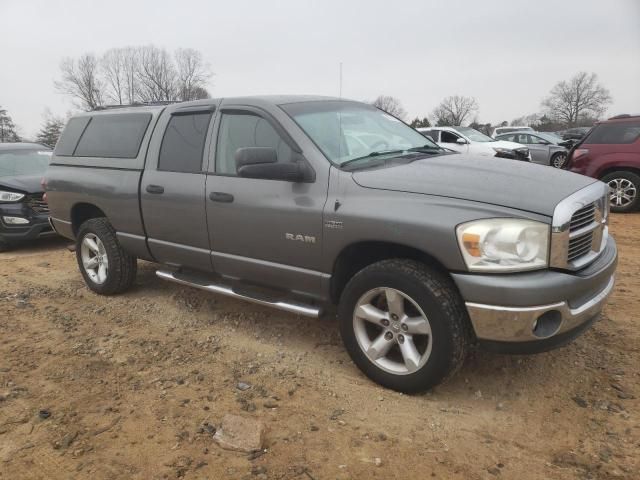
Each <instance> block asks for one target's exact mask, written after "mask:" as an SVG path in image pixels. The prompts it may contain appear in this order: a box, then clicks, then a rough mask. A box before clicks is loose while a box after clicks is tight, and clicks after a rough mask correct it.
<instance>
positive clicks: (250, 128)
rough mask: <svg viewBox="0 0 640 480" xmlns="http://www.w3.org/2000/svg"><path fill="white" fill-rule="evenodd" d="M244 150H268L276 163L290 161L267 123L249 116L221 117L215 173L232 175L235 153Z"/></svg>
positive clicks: (231, 115)
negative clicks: (275, 159) (275, 157)
mask: <svg viewBox="0 0 640 480" xmlns="http://www.w3.org/2000/svg"><path fill="white" fill-rule="evenodd" d="M246 147H271V148H274V149H275V150H276V153H277V155H278V162H280V163H287V162H290V161H291V155H292V151H291V148H290V147H289V145H288V144H287V143H286V142H285V141H284V140H283V139H282V137H280V134H278V132H277V131H276V130H275V129H274V128H273V127H272V126H271V124H270V123H269V122H268V121H267V120H265V119H264V118H262V117H259V116H258V115H253V114H250V113H246V114H245V113H223V114H222V118H221V120H220V129H219V133H218V145H217V147H216V173H219V174H222V175H236V160H235V155H236V151H237V150H238V149H239V148H246Z"/></svg>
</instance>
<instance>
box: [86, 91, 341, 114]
mask: <svg viewBox="0 0 640 480" xmlns="http://www.w3.org/2000/svg"><path fill="white" fill-rule="evenodd" d="M222 100H225V101H226V102H227V103H235V104H240V105H256V106H259V105H264V104H271V105H286V104H290V103H300V102H320V101H327V100H330V101H341V100H342V101H353V100H349V99H344V98H338V97H330V96H322V95H252V96H244V97H224V98H207V99H204V100H192V101H189V102H176V103H170V102H168V103H159V104H144V103H141V104H139V105H112V106H108V107H106V108H104V107H103V108H100V109H97V110H92V111H89V112H81V113H78V114H77V115H75V116H76V117H82V116H87V115H90V116H94V115H104V114H114V113H128V112H159V111H161V110H163V109H165V108H167V107H172V108H183V107H189V106H198V105H213V104H217V103H219V102H220V101H222Z"/></svg>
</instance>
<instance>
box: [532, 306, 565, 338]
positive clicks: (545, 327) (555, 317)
mask: <svg viewBox="0 0 640 480" xmlns="http://www.w3.org/2000/svg"><path fill="white" fill-rule="evenodd" d="M560 324H562V314H561V313H560V312H559V311H558V310H549V311H548V312H545V313H543V314H542V315H540V316H539V317H538V318H537V320H536V321H535V323H534V324H533V334H534V335H535V336H536V337H538V338H547V337H550V336H552V335H555V334H556V333H558V330H560Z"/></svg>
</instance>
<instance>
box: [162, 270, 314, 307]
mask: <svg viewBox="0 0 640 480" xmlns="http://www.w3.org/2000/svg"><path fill="white" fill-rule="evenodd" d="M156 275H157V276H158V277H160V278H162V279H164V280H169V281H170V282H175V283H179V284H180V285H187V286H189V287H195V288H199V289H201V290H206V291H208V292H211V293H219V294H221V295H226V296H228V297H232V298H239V299H242V300H247V301H249V302H253V303H257V304H258V305H265V306H267V307H273V308H277V309H279V310H284V311H285V312H291V313H297V314H299V315H304V316H306V317H313V318H318V317H319V316H320V313H321V310H320V308H318V307H314V306H312V305H307V304H304V303H299V302H296V301H284V300H273V301H271V300H266V299H261V298H256V297H251V296H249V295H244V294H240V293H237V292H235V291H234V290H233V288H231V287H228V286H226V285H220V284H215V283H212V282H210V281H208V280H204V279H201V278H197V279H196V278H195V277H187V275H185V274H179V275H180V277H177V276H176V272H171V271H168V270H157V271H156ZM187 278H188V279H187Z"/></svg>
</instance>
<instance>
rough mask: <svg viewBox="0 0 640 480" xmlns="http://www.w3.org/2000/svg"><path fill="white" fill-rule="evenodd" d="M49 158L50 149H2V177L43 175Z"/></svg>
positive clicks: (0, 166) (0, 161) (0, 165)
mask: <svg viewBox="0 0 640 480" xmlns="http://www.w3.org/2000/svg"><path fill="white" fill-rule="evenodd" d="M49 160H51V151H50V150H0V177H17V176H19V175H42V174H43V173H44V172H45V171H46V170H47V167H48V166H49Z"/></svg>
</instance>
